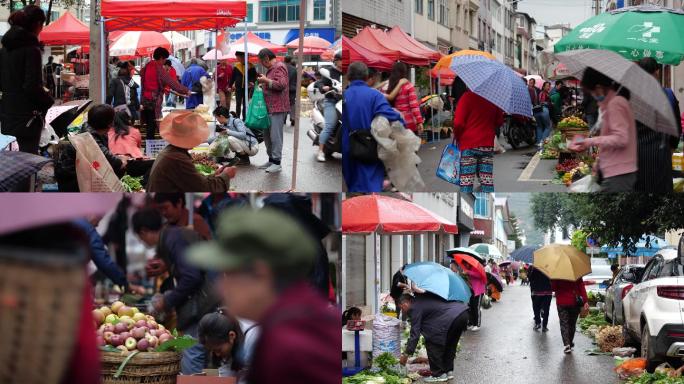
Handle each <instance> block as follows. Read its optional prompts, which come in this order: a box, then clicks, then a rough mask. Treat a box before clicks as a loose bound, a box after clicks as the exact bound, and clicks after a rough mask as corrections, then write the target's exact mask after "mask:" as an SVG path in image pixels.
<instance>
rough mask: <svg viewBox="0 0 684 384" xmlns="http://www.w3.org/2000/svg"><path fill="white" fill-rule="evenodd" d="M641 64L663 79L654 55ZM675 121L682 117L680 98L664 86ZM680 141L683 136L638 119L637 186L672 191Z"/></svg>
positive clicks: (655, 191) (642, 190) (658, 78)
mask: <svg viewBox="0 0 684 384" xmlns="http://www.w3.org/2000/svg"><path fill="white" fill-rule="evenodd" d="M639 66H640V67H641V69H643V70H644V71H646V72H648V73H650V74H651V75H652V76H653V77H655V78H656V79H657V80H658V81H660V73H661V70H662V66H661V65H660V64H658V62H657V61H656V60H655V59H654V58H652V57H645V58H643V59H641V60H639ZM663 92H665V95H667V98H668V100H669V101H670V104H671V105H672V112H673V113H674V116H675V121H679V119H678V117H679V114H680V112H679V101H678V100H677V98H676V97H675V94H674V92H673V91H672V89H670V88H663ZM678 145H679V136H670V135H668V134H665V133H661V132H656V131H654V130H652V129H651V128H649V127H647V126H646V125H645V124H643V123H642V122H640V121H637V154H638V157H639V163H638V171H637V181H636V186H635V190H636V191H637V192H646V193H672V191H673V184H672V177H673V175H672V152H673V151H674V150H676V149H677V146H678Z"/></svg>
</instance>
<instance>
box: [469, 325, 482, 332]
mask: <svg viewBox="0 0 684 384" xmlns="http://www.w3.org/2000/svg"><path fill="white" fill-rule="evenodd" d="M470 330H471V331H473V332H477V331H479V330H480V327H478V326H477V325H476V326H474V327H472V328H471V329H470Z"/></svg>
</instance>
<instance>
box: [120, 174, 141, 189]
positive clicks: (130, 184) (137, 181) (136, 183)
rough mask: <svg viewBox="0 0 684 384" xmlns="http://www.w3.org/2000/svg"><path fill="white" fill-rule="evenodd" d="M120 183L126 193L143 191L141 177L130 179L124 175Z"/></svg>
mask: <svg viewBox="0 0 684 384" xmlns="http://www.w3.org/2000/svg"><path fill="white" fill-rule="evenodd" d="M121 182H122V183H123V185H124V189H125V190H126V192H140V191H142V190H143V185H142V176H139V177H132V176H130V175H124V177H122V178H121Z"/></svg>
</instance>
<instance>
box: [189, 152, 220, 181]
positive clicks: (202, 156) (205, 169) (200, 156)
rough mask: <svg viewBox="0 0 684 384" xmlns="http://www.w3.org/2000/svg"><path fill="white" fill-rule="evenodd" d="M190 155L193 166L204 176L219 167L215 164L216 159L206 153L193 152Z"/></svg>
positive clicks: (212, 172)
mask: <svg viewBox="0 0 684 384" xmlns="http://www.w3.org/2000/svg"><path fill="white" fill-rule="evenodd" d="M191 156H192V162H193V163H194V164H195V168H197V170H198V171H199V173H201V174H202V175H204V176H211V175H213V174H214V172H216V170H217V169H219V165H218V164H216V161H214V159H213V158H212V157H211V156H209V155H208V154H206V153H193V154H192V155H191Z"/></svg>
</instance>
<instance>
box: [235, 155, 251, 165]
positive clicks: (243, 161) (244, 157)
mask: <svg viewBox="0 0 684 384" xmlns="http://www.w3.org/2000/svg"><path fill="white" fill-rule="evenodd" d="M238 159H239V160H238V162H237V163H236V164H235V165H250V164H252V162H251V161H249V156H247V155H238Z"/></svg>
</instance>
